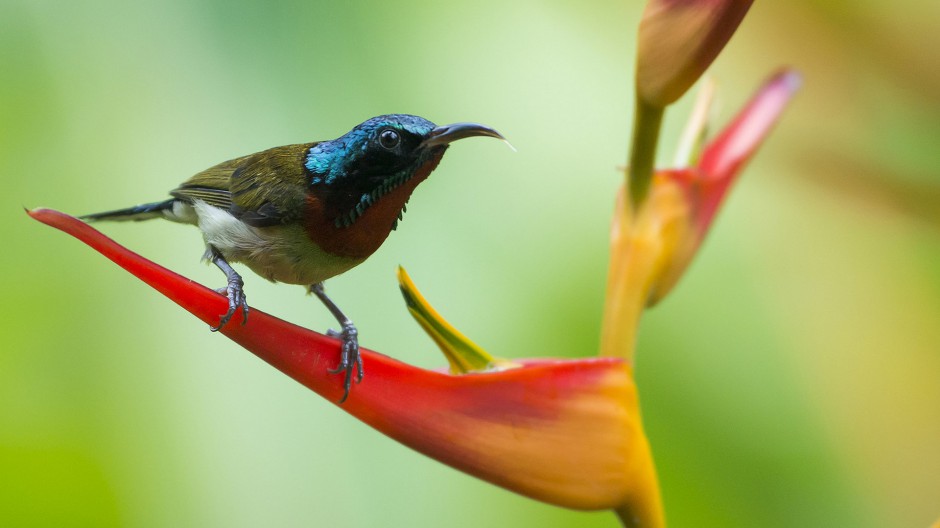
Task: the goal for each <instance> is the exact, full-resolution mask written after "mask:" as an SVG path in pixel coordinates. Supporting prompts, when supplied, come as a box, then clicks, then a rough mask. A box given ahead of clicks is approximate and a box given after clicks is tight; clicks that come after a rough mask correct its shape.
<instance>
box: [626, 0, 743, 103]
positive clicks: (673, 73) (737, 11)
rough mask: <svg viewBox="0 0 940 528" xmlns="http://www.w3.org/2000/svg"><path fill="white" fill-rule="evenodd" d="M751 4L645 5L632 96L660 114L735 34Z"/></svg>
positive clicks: (672, 0)
mask: <svg viewBox="0 0 940 528" xmlns="http://www.w3.org/2000/svg"><path fill="white" fill-rule="evenodd" d="M752 3H753V0H650V1H649V2H647V4H646V8H645V10H644V11H643V18H642V20H641V21H640V33H639V41H638V43H637V68H636V86H637V95H638V97H640V98H641V99H642V100H644V101H645V102H647V103H649V104H651V105H654V106H657V107H660V108H663V107H666V106H667V105H670V104H672V103H674V102H675V101H676V100H677V99H679V98H680V97H682V94H684V93H685V92H686V91H688V89H689V88H690V87H691V86H692V85H693V84H695V81H697V80H698V79H699V77H701V75H702V73H704V72H705V69H706V68H708V66H709V65H710V64H711V63H712V61H714V60H715V57H717V56H718V53H719V52H720V51H721V50H722V49H723V48H724V47H725V44H727V42H728V39H730V38H731V35H732V34H734V31H735V30H736V29H737V27H738V25H739V24H740V23H741V20H742V19H743V18H744V15H745V14H747V11H748V9H749V8H750V7H751V4H752Z"/></svg>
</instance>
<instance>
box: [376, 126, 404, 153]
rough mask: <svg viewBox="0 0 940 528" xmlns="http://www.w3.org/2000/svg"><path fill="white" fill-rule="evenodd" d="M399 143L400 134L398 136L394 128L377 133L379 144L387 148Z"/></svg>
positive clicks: (390, 148)
mask: <svg viewBox="0 0 940 528" xmlns="http://www.w3.org/2000/svg"><path fill="white" fill-rule="evenodd" d="M399 143H401V136H399V135H398V132H395V131H394V130H388V129H386V130H383V131H382V132H381V133H380V134H379V145H382V146H383V147H385V148H387V149H389V150H392V149H393V148H395V147H397V146H398V144H399Z"/></svg>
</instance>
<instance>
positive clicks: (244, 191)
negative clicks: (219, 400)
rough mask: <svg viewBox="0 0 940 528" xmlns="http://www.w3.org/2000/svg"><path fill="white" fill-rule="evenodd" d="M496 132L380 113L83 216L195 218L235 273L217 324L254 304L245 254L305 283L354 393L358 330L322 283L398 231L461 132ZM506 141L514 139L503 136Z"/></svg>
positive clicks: (346, 386)
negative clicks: (152, 198)
mask: <svg viewBox="0 0 940 528" xmlns="http://www.w3.org/2000/svg"><path fill="white" fill-rule="evenodd" d="M474 136H488V137H493V138H497V139H500V140H502V141H504V142H505V141H506V139H505V138H504V137H503V136H502V135H501V134H500V133H499V132H497V131H496V130H493V129H492V128H490V127H487V126H484V125H481V124H478V123H467V122H461V123H454V124H450V125H443V126H437V125H435V124H434V123H432V122H431V121H428V120H427V119H424V118H422V117H418V116H415V115H408V114H389V115H381V116H378V117H373V118H371V119H368V120H366V121H364V122H362V123H360V124H359V125H356V126H355V127H353V129H352V130H350V131H349V132H347V133H346V134H344V135H342V136H340V137H338V138H336V139H332V140H327V141H315V142H310V143H299V144H293V145H284V146H279V147H273V148H270V149H267V150H263V151H261V152H257V153H254V154H249V155H246V156H241V157H238V158H235V159H231V160H228V161H224V162H222V163H219V164H218V165H215V166H213V167H210V168H208V169H206V170H204V171H202V172H199V173H197V174H196V175H194V176H192V177H191V178H189V179H188V180H186V181H185V182H183V183H182V184H181V185H179V186H178V187H177V188H176V189H173V190H172V191H170V192H169V196H170V198H168V199H165V200H163V201H158V202H152V203H145V204H142V205H136V206H133V207H127V208H124V209H117V210H112V211H105V212H101V213H94V214H88V215H83V216H81V217H80V218H81V219H83V220H84V221H86V222H98V221H103V220H116V221H128V220H133V221H139V220H149V219H154V218H164V219H167V220H170V221H173V222H177V223H182V224H191V225H195V226H197V227H198V228H199V229H200V230H201V231H202V235H203V239H204V241H205V247H206V250H205V253H204V256H203V258H204V259H205V260H206V261H208V262H211V263H212V264H214V265H215V266H216V267H218V268H219V269H220V270H222V272H223V273H225V277H226V280H227V284H226V287H225V288H224V291H223V289H220V290H218V291H219V293H224V294H225V295H226V297H227V298H228V311H226V313H224V314H221V315H220V319H219V324H218V325H217V326H214V327H211V329H212V330H213V331H218V330H220V329H221V328H222V327H223V326H225V325H226V324H227V323H228V322H229V321H230V320H231V319H232V317H233V316H234V315H235V314H236V313H237V312H238V310H239V309H241V310H242V324H245V322H247V320H248V313H249V307H248V302H247V297H246V296H245V291H244V281H243V279H242V277H241V275H240V274H239V273H238V272H237V271H235V269H234V268H233V267H232V265H231V264H232V263H241V264H243V265H245V266H247V267H248V268H249V269H251V270H252V271H253V272H255V273H256V274H258V275H260V276H262V277H264V278H265V279H268V280H270V281H272V282H281V283H287V284H298V285H303V286H305V287H306V288H307V289H308V292H309V293H312V294H314V295H315V296H316V297H317V298H318V299H319V300H320V301H321V302H322V303H323V304H324V306H326V308H327V310H328V311H329V312H330V313H331V314H332V316H333V317H335V318H336V321H337V323H339V326H340V330H339V331H335V330H328V331H327V333H328V335H330V336H332V337H336V338H339V339H340V340H341V343H342V345H341V349H340V359H339V364H338V365H337V366H336V367H335V368H332V369H328V372H330V373H331V374H340V375H342V376H343V379H342V386H343V390H344V392H343V396H342V399H340V400H339V403H343V402H344V401H346V399H347V398H348V397H349V393H350V389H351V386H352V380H353V375H354V373H355V377H356V383H359V382H361V381H362V378H363V367H362V358H361V355H360V353H359V337H358V336H359V332H358V330H357V328H356V326H355V325H354V324H353V322H352V321H351V320H350V319H349V318H348V317H347V316H346V315H345V314H344V313H343V311H342V310H340V308H339V307H338V306H337V305H336V303H334V302H333V301H332V300H331V299H330V297H329V296H327V294H326V291H325V289H324V286H323V282H324V281H326V280H327V279H329V278H332V277H335V276H337V275H339V274H341V273H344V272H346V271H348V270H350V269H352V268H354V267H355V266H357V265H359V264H361V263H362V262H363V261H365V260H366V259H367V258H368V257H369V256H371V255H372V254H373V253H374V252H375V251H376V250H377V249H378V248H379V246H381V245H382V243H383V242H384V241H385V239H386V238H387V237H388V235H389V234H390V233H391V231H393V230H395V229H396V228H397V226H398V222H399V221H400V220H401V219H402V215H403V214H404V212H405V210H406V204H407V202H408V200H409V198H410V197H411V194H412V192H413V191H414V190H415V188H416V187H417V186H418V185H419V184H420V183H421V182H423V181H424V180H425V179H427V177H428V176H429V175H430V174H431V172H432V171H433V170H434V169H435V168H436V167H437V165H438V163H440V161H441V158H442V157H443V156H444V152H445V151H446V150H447V148H448V146H449V145H450V144H451V143H452V142H454V141H456V140H459V139H464V138H468V137H474ZM507 143H508V142H507Z"/></svg>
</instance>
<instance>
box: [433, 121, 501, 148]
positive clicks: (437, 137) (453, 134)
mask: <svg viewBox="0 0 940 528" xmlns="http://www.w3.org/2000/svg"><path fill="white" fill-rule="evenodd" d="M474 136H486V137H492V138H496V139H500V140H502V141H506V138H504V137H503V135H502V134H500V133H499V132H497V131H495V130H493V129H492V128H490V127H488V126H483V125H481V124H479V123H454V124H452V125H442V126H439V127H437V128H435V129H434V130H432V131H431V132H430V133H429V134H428V137H427V138H426V139H425V140H424V141H422V142H421V146H422V147H425V148H429V147H435V146H438V145H447V144H449V143H451V142H453V141H457V140H458V139H463V138H468V137H474Z"/></svg>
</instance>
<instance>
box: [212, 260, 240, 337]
mask: <svg viewBox="0 0 940 528" xmlns="http://www.w3.org/2000/svg"><path fill="white" fill-rule="evenodd" d="M205 258H206V260H208V261H209V262H212V263H213V264H215V265H216V266H218V268H219V269H220V270H222V272H223V273H225V278H226V279H228V285H227V286H226V287H225V292H224V293H225V296H226V297H228V311H227V312H225V314H224V315H222V318H221V319H220V320H219V326H213V327H212V331H213V332H218V331H219V330H221V329H222V327H223V326H225V324H226V323H228V322H229V320H231V319H232V316H233V315H235V312H237V311H238V309H239V308H241V309H242V324H245V323H247V322H248V298H247V297H245V290H244V286H245V283H244V281H242V277H241V275H239V274H238V272H236V271H235V270H234V269H232V266H231V265H230V264H229V263H228V262H227V261H226V260H225V257H223V256H222V253H221V252H219V250H218V249H216V248H215V247H213V246H207V247H206V257H205ZM219 293H223V292H222V291H221V290H220V291H219Z"/></svg>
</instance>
